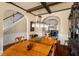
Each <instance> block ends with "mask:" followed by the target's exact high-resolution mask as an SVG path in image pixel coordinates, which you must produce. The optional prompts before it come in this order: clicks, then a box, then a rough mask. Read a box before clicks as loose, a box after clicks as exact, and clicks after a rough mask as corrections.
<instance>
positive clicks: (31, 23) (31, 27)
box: [30, 21, 35, 31]
mask: <svg viewBox="0 0 79 59" xmlns="http://www.w3.org/2000/svg"><path fill="white" fill-rule="evenodd" d="M34 24H35V22H33V21H31V22H30V31H34V30H35V28H34Z"/></svg>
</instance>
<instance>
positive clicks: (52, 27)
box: [42, 16, 60, 35]
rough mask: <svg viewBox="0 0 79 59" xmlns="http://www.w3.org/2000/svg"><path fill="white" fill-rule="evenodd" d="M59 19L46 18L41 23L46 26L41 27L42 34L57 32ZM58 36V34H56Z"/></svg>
mask: <svg viewBox="0 0 79 59" xmlns="http://www.w3.org/2000/svg"><path fill="white" fill-rule="evenodd" d="M59 21H60V19H59V17H57V16H48V17H46V18H44V20H43V23H45V24H47V27H43V31H42V32H43V34H46V33H47V32H56V33H58V31H59ZM57 35H58V34H57Z"/></svg>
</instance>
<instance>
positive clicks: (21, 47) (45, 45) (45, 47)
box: [2, 39, 55, 56]
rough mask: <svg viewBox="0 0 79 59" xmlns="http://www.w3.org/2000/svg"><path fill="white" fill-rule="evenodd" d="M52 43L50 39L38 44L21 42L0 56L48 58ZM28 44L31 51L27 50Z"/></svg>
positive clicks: (27, 41)
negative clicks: (30, 45) (30, 46)
mask: <svg viewBox="0 0 79 59" xmlns="http://www.w3.org/2000/svg"><path fill="white" fill-rule="evenodd" d="M54 42H55V41H52V40H51V39H49V40H47V39H45V40H42V41H40V42H35V41H32V40H26V41H22V42H19V43H17V44H14V45H12V46H11V47H9V48H8V49H7V50H5V51H4V52H3V54H2V56H48V55H49V52H50V50H51V48H52V45H53V43H54ZM29 43H31V44H33V46H32V48H31V50H27V45H28V44H29Z"/></svg>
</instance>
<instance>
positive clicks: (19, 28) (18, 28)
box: [4, 18, 27, 34]
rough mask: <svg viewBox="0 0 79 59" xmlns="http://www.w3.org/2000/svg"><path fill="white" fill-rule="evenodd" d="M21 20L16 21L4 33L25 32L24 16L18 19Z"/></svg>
mask: <svg viewBox="0 0 79 59" xmlns="http://www.w3.org/2000/svg"><path fill="white" fill-rule="evenodd" d="M20 20H21V21H19V22H16V23H15V24H14V25H13V26H12V27H11V28H10V29H9V30H7V31H6V32H5V33H4V34H12V33H21V32H27V22H26V19H25V18H22V19H20Z"/></svg>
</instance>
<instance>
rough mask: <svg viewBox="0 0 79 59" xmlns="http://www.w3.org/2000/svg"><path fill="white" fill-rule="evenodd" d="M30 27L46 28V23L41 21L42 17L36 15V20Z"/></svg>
mask: <svg viewBox="0 0 79 59" xmlns="http://www.w3.org/2000/svg"><path fill="white" fill-rule="evenodd" d="M32 27H36V28H40V27H41V28H43V27H46V28H48V25H47V24H45V23H44V22H42V17H41V16H38V20H37V21H36V22H34V24H32Z"/></svg>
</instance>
